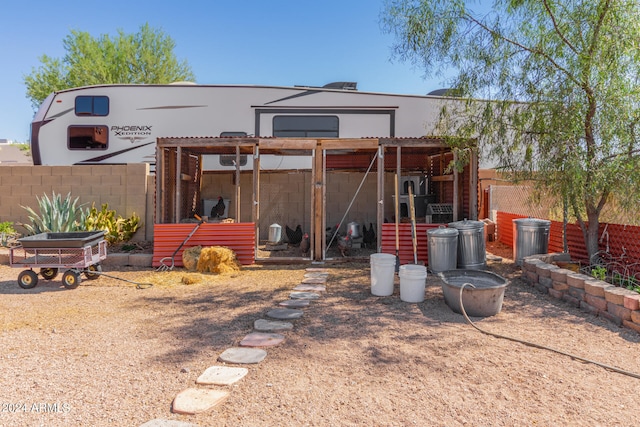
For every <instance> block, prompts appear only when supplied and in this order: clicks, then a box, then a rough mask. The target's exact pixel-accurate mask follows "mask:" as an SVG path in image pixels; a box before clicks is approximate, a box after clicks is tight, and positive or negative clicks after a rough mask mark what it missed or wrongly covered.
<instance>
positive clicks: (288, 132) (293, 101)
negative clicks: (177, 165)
mask: <svg viewBox="0 0 640 427" xmlns="http://www.w3.org/2000/svg"><path fill="white" fill-rule="evenodd" d="M444 99H446V98H443V97H440V96H429V95H427V96H414V95H397V94H383V93H373V92H360V91H357V90H356V85H355V83H338V84H335V83H334V84H329V85H326V86H324V87H310V86H309V87H307V86H294V87H274V86H248V85H247V86H239V85H195V84H188V83H184V84H182V83H180V84H170V85H100V86H87V87H81V88H75V89H67V90H62V91H60V92H55V93H53V94H51V95H49V97H47V99H46V100H45V101H44V102H43V103H42V105H41V106H40V109H39V110H38V112H37V113H36V115H35V117H34V119H33V122H32V124H31V152H32V156H33V161H34V164H36V165H80V164H125V163H141V162H145V163H150V164H152V165H155V158H156V138H159V137H226V136H259V137H295V138H363V137H420V136H424V135H426V134H429V133H430V132H432V131H433V126H434V124H435V121H436V120H437V117H438V114H439V111H440V108H441V102H442V101H443V100H444ZM211 157H215V158H214V159H208V160H205V169H217V170H225V169H235V156H231V157H233V159H232V160H230V159H225V156H211ZM265 160H266V159H265ZM306 160H307V161H309V159H308V158H307V159H306ZM292 161H296V159H292V158H290V159H272V162H269V161H268V160H267V163H263V162H264V161H263V162H261V167H264V168H265V169H301V168H305V167H306V166H305V165H301V164H299V163H296V164H295V165H292V164H290V162H292ZM245 162H246V163H245ZM242 163H243V164H242V168H243V169H249V168H251V167H252V165H251V163H250V159H248V161H247V159H246V157H245V158H243V161H242ZM308 166H309V167H310V165H308Z"/></svg>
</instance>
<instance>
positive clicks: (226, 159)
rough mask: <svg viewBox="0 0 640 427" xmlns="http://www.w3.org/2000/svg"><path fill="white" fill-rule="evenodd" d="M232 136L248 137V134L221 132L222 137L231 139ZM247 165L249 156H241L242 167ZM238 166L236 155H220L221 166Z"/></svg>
mask: <svg viewBox="0 0 640 427" xmlns="http://www.w3.org/2000/svg"><path fill="white" fill-rule="evenodd" d="M230 136H247V133H246V132H221V133H220V137H221V138H225V137H230ZM246 164H247V155H246V154H242V155H240V166H244V165H246ZM235 165H236V155H235V154H221V155H220V166H235Z"/></svg>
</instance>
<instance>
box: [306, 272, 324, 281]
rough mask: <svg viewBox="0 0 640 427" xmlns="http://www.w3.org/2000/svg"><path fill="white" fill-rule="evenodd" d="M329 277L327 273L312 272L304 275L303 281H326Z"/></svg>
mask: <svg viewBox="0 0 640 427" xmlns="http://www.w3.org/2000/svg"><path fill="white" fill-rule="evenodd" d="M327 277H329V273H322V272H320V271H315V272H314V271H312V272H311V273H305V274H304V278H305V279H326V278H327Z"/></svg>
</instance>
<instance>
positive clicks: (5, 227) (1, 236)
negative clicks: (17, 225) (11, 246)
mask: <svg viewBox="0 0 640 427" xmlns="http://www.w3.org/2000/svg"><path fill="white" fill-rule="evenodd" d="M15 235H16V230H15V229H14V228H13V222H11V221H4V222H0V245H2V246H7V242H8V241H9V238H11V237H13V236H15Z"/></svg>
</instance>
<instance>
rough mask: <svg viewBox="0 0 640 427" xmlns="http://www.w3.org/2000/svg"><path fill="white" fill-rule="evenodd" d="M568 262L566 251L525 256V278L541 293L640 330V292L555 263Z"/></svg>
mask: <svg viewBox="0 0 640 427" xmlns="http://www.w3.org/2000/svg"><path fill="white" fill-rule="evenodd" d="M568 261H571V259H570V257H569V255H568V254H564V253H554V254H546V255H532V256H530V257H526V258H524V260H523V263H522V278H523V280H524V281H525V282H527V283H529V284H530V285H531V286H533V287H534V288H536V289H537V290H538V291H540V292H543V293H546V294H549V295H551V296H552V297H554V298H556V299H560V300H563V301H565V302H567V303H569V304H571V305H573V306H574V307H577V308H580V309H581V310H582V311H585V312H587V313H591V314H593V315H594V316H600V317H603V318H605V319H607V320H609V321H611V322H613V323H614V324H616V325H618V326H624V327H627V328H629V329H633V330H635V331H636V332H639V333H640V294H638V293H637V292H634V291H631V290H628V289H625V288H620V287H617V286H614V285H612V284H610V283H607V282H604V281H602V280H597V279H595V278H593V277H591V276H588V275H586V274H582V273H576V272H574V271H572V270H567V269H564V268H560V267H558V266H557V265H556V264H554V263H556V262H568Z"/></svg>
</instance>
